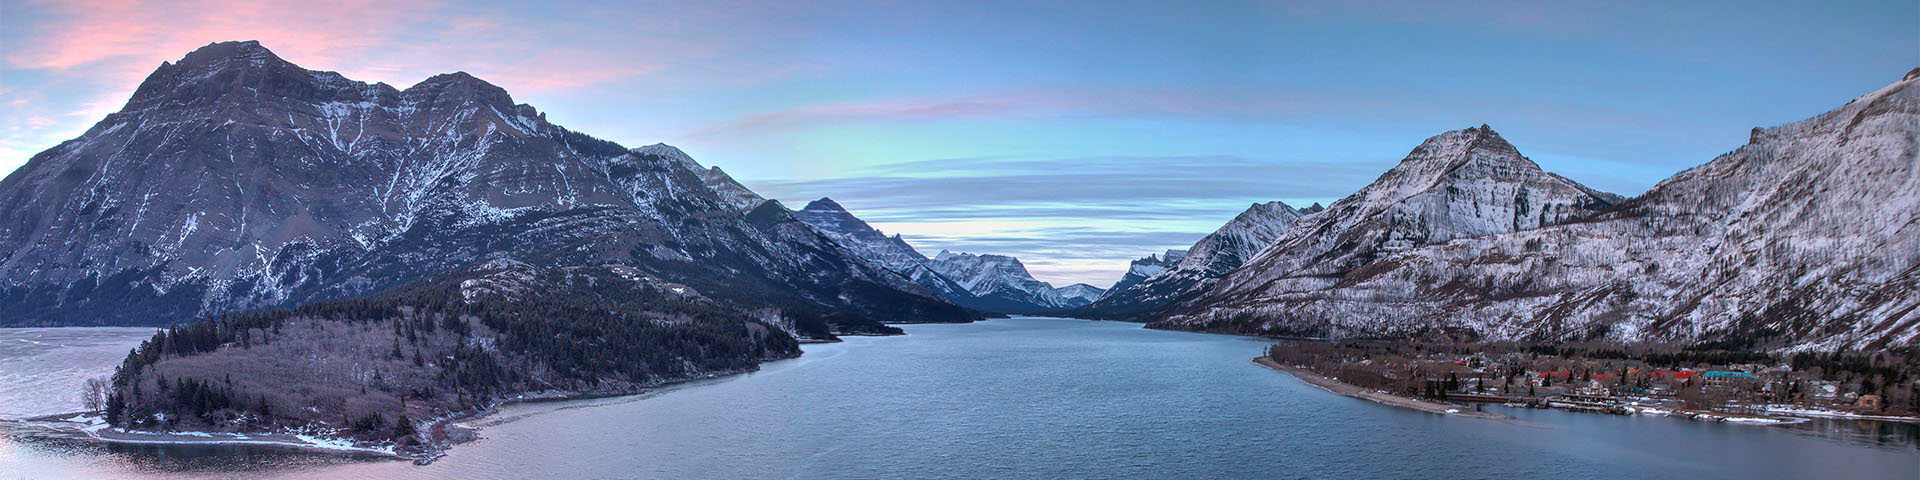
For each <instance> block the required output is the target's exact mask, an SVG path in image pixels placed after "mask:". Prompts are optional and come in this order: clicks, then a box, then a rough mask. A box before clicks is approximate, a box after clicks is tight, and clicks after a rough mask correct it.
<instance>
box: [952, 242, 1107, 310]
mask: <svg viewBox="0 0 1920 480" xmlns="http://www.w3.org/2000/svg"><path fill="white" fill-rule="evenodd" d="M927 266H928V267H931V268H932V269H933V270H934V271H936V272H939V273H940V274H941V275H943V276H946V277H947V278H950V279H953V281H954V282H956V283H959V284H960V286H961V287H964V288H966V289H967V291H968V292H971V293H972V294H973V296H974V297H975V298H976V299H977V300H974V305H979V307H978V308H979V309H981V310H985V311H989V312H998V313H1011V314H1031V313H1039V312H1045V311H1052V310H1060V309H1065V308H1071V307H1070V305H1072V302H1070V301H1068V300H1067V299H1066V298H1065V297H1062V296H1061V295H1060V293H1059V292H1057V291H1055V290H1054V288H1053V285H1050V284H1047V282H1042V281H1039V280H1035V279H1034V278H1033V274H1030V273H1027V266H1026V265H1024V264H1021V263H1020V259H1018V258H1013V257H1009V256H1005V255H976V254H972V253H954V252H949V251H946V250H941V251H940V254H938V255H934V257H933V260H932V261H931V262H929V263H928V264H927ZM970 306H971V305H970Z"/></svg>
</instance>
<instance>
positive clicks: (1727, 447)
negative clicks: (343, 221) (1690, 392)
mask: <svg viewBox="0 0 1920 480" xmlns="http://www.w3.org/2000/svg"><path fill="white" fill-rule="evenodd" d="M904 328H906V330H907V332H908V333H909V334H908V335H907V336H901V337H851V338H848V339H847V341H846V342H843V343H833V344H818V345H807V346H806V347H805V349H806V354H805V355H804V356H802V357H801V358H798V359H793V360H785V361H779V362H773V363H769V364H767V365H765V366H764V368H762V369H761V370H760V371H758V372H754V373H750V374H745V375H738V376H733V377H725V378H719V379H714V380H707V381H701V382H694V383H690V384H684V385H680V386H676V387H672V388H667V389H662V390H661V391H657V392H654V393H650V394H645V395H637V396H629V397H618V398H606V399H593V400H572V401H557V402H542V403H528V404H517V405H510V406H507V407H504V408H502V409H501V412H500V413H498V414H496V415H494V416H490V417H487V418H484V419H481V420H479V421H476V422H474V425H476V426H478V427H480V428H481V430H480V434H481V437H482V438H481V439H480V440H477V441H474V442H472V443H466V444H461V445H458V446H456V447H454V448H453V449H452V450H451V451H450V452H449V454H448V456H447V457H445V458H442V459H440V460H439V461H438V462H435V463H433V464H432V465H427V466H415V465H413V464H411V463H408V462H403V461H394V460H386V459H377V458H367V457H350V456H340V455H328V454H319V453H306V452H300V451H290V450H283V449H275V448H271V447H238V446H124V445H114V446H108V445H99V444H95V443H92V442H86V441H81V440H73V439H65V438H57V437H50V436H47V435H42V434H38V433H35V432H34V431H32V430H30V429H26V428H24V427H20V426H18V425H10V426H0V472H4V473H0V477H6V478H13V477H15V476H23V477H27V478H107V477H115V478H117V477H155V478H168V477H202V476H213V477H239V478H259V477H298V478H382V479H384V478H727V479H740V478H1596V479H1599V478H1677V477H1688V478H1728V479H1735V478H1737V479H1753V478H1916V474H1920V447H1916V438H1920V433H1916V430H1917V429H1916V426H1914V425H1908V424H1892V423H1883V422H1855V421H1846V422H1841V421H1814V422H1808V423H1805V424H1799V425H1793V426H1746V425H1726V424H1714V423H1702V422H1692V421H1686V420H1679V419H1672V418H1664V417H1640V416H1634V417H1620V416H1611V415H1596V414H1579V413H1568V412H1561V411H1555V410H1527V409H1508V408H1504V407H1490V408H1493V409H1495V410H1497V411H1498V412H1500V413H1505V414H1508V415H1513V416H1515V417H1516V420H1514V421H1492V420H1481V419H1472V418H1461V417H1449V416H1442V415H1433V414H1427V413H1421V412H1414V411H1408V410H1401V409H1396V408H1392V407H1386V406H1382V405H1377V404H1373V403H1370V402H1366V401H1362V400H1357V399H1352V398H1347V397H1342V396H1338V395H1334V394H1331V393H1328V392H1326V391H1325V390H1321V389H1319V388H1317V387H1314V386H1312V385H1308V384H1306V383H1303V382H1301V381H1299V380H1297V379H1294V378H1293V377H1291V376H1288V375H1286V374H1283V373H1280V372H1277V371H1273V370H1269V369H1266V368H1263V367H1260V366H1258V365H1255V364H1253V363H1251V362H1250V361H1249V360H1250V359H1251V358H1253V357H1254V356H1256V355H1259V354H1260V353H1261V351H1262V349H1263V348H1264V347H1265V345H1266V344H1267V342H1266V341H1264V340H1261V339H1257V338H1248V337H1235V336H1225V335H1208V334H1196V333H1181V332H1165V331H1154V330H1145V329H1142V328H1140V327H1139V325H1137V324H1127V323H1114V322H1093V321H1081V320H1066V319H1049V318H1028V317H1023V318H1014V319H1005V320H993V321H988V322H981V323H975V324H965V325H907V326H905V327H904ZM72 330H73V331H75V332H81V331H85V330H93V329H72ZM15 333H16V332H4V334H5V335H14V334H15ZM4 338H7V337H0V341H5V342H9V343H21V344H22V345H27V344H26V343H25V342H13V341H12V340H4ZM135 341H137V339H136V340H135ZM43 343H44V342H43ZM124 347H125V346H124V345H114V346H113V348H115V349H117V350H119V351H120V352H124V351H125V348H124ZM101 348H105V347H101ZM5 355H7V353H6V351H5V348H4V347H0V359H11V358H15V357H9V356H5ZM116 361H117V358H116V359H114V360H110V361H109V362H108V363H109V365H110V364H111V363H112V362H116ZM16 365H17V364H16V363H12V362H9V363H7V364H6V365H5V367H4V368H5V369H6V371H4V372H0V379H13V378H25V377H28V376H31V375H33V374H31V373H30V372H24V371H15V370H16V368H17V367H16ZM74 384H75V385H78V383H77V381H76V382H74ZM74 388H77V387H74ZM8 389H9V392H7V393H6V396H4V397H0V399H13V398H16V396H17V394H19V392H14V391H12V390H14V388H13V386H12V385H11V384H9V386H8ZM53 393H56V394H60V395H69V396H73V394H71V393H62V392H53ZM41 409H44V406H43V407H42V408H41ZM13 410H14V409H6V408H0V411H9V412H10V411H13Z"/></svg>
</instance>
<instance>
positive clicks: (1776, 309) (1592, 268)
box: [1157, 69, 1920, 350]
mask: <svg viewBox="0 0 1920 480" xmlns="http://www.w3.org/2000/svg"><path fill="white" fill-rule="evenodd" d="M1916 84H1920V69H1916V70H1915V71H1914V72H1912V73H1909V74H1908V75H1907V76H1906V77H1905V78H1904V79H1902V80H1901V81H1899V82H1896V83H1894V84H1892V85H1889V86H1887V87H1886V88H1882V89H1880V90H1877V91H1874V92H1872V93H1869V94H1867V95H1865V96H1862V97H1860V98H1858V99H1855V100H1854V101H1852V102H1849V103H1848V104H1847V105H1845V106H1842V107H1840V108H1839V109H1836V110H1834V111H1832V112H1828V113H1826V114H1823V115H1820V116H1817V117H1814V118H1812V119H1809V120H1805V121H1802V122H1798V123H1793V124H1789V125H1785V126H1780V127H1775V128H1768V129H1758V128H1756V129H1754V132H1753V136H1752V140H1751V141H1750V142H1749V143H1748V144H1747V145H1745V146H1743V147H1741V148H1740V149H1738V150H1735V151H1733V152H1731V153H1728V154H1726V155H1723V156H1721V157H1719V158H1716V159H1714V160H1713V161H1711V162H1708V163H1707V164H1705V165H1702V166H1700V167H1697V168H1694V169H1691V170H1688V171H1685V172H1682V173H1680V174H1678V175H1675V176H1674V177H1673V178H1670V179H1667V180H1666V181H1663V182H1661V183H1660V184H1659V185H1657V186H1655V187H1654V188H1653V189H1651V190H1649V191H1648V192H1647V193H1646V194H1644V195H1642V196H1640V197H1638V198H1635V199H1633V200H1631V201H1629V202H1626V203H1625V204H1623V205H1620V206H1619V207H1617V208H1614V209H1612V210H1609V211H1607V212H1605V213H1603V214H1600V215H1596V216H1593V217H1591V218H1586V219H1577V220H1576V219H1573V218H1572V216H1568V215H1557V213H1559V212H1566V213H1573V212H1575V211H1577V210H1578V209H1581V208H1582V205H1581V204H1580V203H1579V202H1577V201H1573V199H1574V198H1578V197H1563V198H1562V200H1561V201H1560V202H1558V203H1556V202H1555V201H1554V200H1553V198H1552V197H1549V198H1547V199H1546V200H1547V201H1545V202H1541V201H1535V200H1533V199H1535V198H1539V197H1538V195H1537V194H1533V193H1531V192H1534V191H1535V190H1534V189H1532V188H1529V189H1528V192H1530V193H1529V197H1528V198H1529V199H1530V201H1529V202H1528V203H1527V205H1529V209H1528V210H1529V211H1534V212H1540V213H1543V214H1549V215H1550V216H1551V217H1557V220H1559V221H1566V220H1573V221H1571V222H1569V223H1565V224H1561V225H1552V224H1553V223H1556V222H1555V221H1556V218H1541V217H1539V216H1537V215H1526V216H1524V217H1523V216H1521V215H1519V214H1518V213H1519V211H1518V210H1515V211H1514V213H1515V214H1514V215H1511V216H1509V215H1506V214H1505V211H1504V210H1496V211H1495V212H1494V215H1486V214H1485V212H1486V210H1484V209H1482V210H1480V212H1482V213H1481V214H1480V215H1472V216H1468V218H1467V220H1470V221H1469V222H1465V223H1460V224H1454V225H1450V226H1447V227H1445V228H1441V229H1433V228H1428V229H1422V230H1421V231H1424V232H1428V234H1427V235H1409V234H1407V233H1418V232H1401V231H1400V230H1397V229H1393V228H1373V229H1371V230H1372V231H1385V232H1389V234H1388V235H1386V236H1385V238H1384V239H1382V240H1384V241H1378V242H1370V241H1369V240H1370V239H1373V238H1375V237H1371V236H1365V237H1356V236H1353V235H1350V234H1347V232H1351V231H1353V230H1354V228H1355V227H1356V226H1361V225H1363V224H1364V220H1356V219H1350V218H1347V217H1348V216H1351V215H1353V214H1354V213H1356V212H1365V211H1369V210H1371V211H1380V212H1386V211H1394V210H1395V209H1393V208H1379V205H1380V204H1381V202H1380V200H1384V199H1392V198H1402V199H1405V198H1415V197H1417V196H1418V194H1408V192H1411V191H1413V189H1411V188H1409V187H1407V185H1409V184H1412V185H1418V184H1422V183H1425V182H1422V181H1418V180H1417V178H1419V177H1421V176H1422V175H1416V174H1419V173H1423V172H1428V171H1432V169H1429V168H1416V169H1415V170H1414V171H1409V172H1397V170H1400V169H1399V168H1396V172H1390V173H1389V174H1388V175H1387V176H1383V177H1382V181H1383V182H1384V181H1388V180H1396V181H1394V182H1392V184H1391V185H1383V186H1380V187H1381V188H1376V187H1375V186H1370V187H1368V189H1367V190H1363V191H1362V192H1361V193H1359V194H1356V195H1355V196H1354V197H1350V198H1349V199H1347V200H1343V201H1341V202H1340V203H1336V204H1335V205H1334V206H1332V207H1330V208H1329V209H1328V211H1327V212H1326V213H1324V214H1322V215H1327V216H1325V217H1321V218H1318V220H1319V221H1314V222H1310V223H1311V224H1310V225H1309V224H1308V223H1307V222H1303V224H1302V225H1299V226H1296V228H1295V233H1301V234H1302V235H1301V236H1299V237H1295V236H1294V235H1292V234H1290V235H1289V238H1290V241H1288V242H1286V243H1284V244H1276V245H1275V246H1274V247H1273V248H1270V249H1268V250H1267V251H1265V252H1263V253H1262V254H1261V256H1260V258H1258V259H1257V260H1256V261H1255V262H1254V263H1250V264H1248V265H1247V266H1246V267H1244V268H1242V269H1241V270H1240V271H1236V272H1235V273H1234V274H1233V275H1230V276H1229V277H1228V279H1227V280H1225V281H1223V282H1221V283H1220V284H1219V285H1217V286H1216V287H1215V288H1214V289H1213V290H1211V291H1209V292H1207V294H1206V295H1204V296H1203V297H1201V298H1199V299H1196V300H1195V301H1192V302H1188V303H1186V304H1184V305H1182V306H1181V307H1180V309H1179V310H1178V311H1177V313H1176V314H1175V315H1172V316H1170V317H1169V318H1167V319H1165V320H1163V321H1160V322H1157V325H1160V326H1165V327H1170V328H1188V329H1203V330H1212V331H1235V332H1260V333H1288V334H1305V335H1335V336H1354V335H1407V334H1416V333H1429V332H1435V331H1440V330H1446V331H1450V332H1453V333H1455V334H1471V335H1477V336H1482V337H1487V338H1515V339H1604V340H1611V341H1618V342H1634V341H1674V342H1683V343H1685V342H1703V341H1713V342H1719V343H1718V344H1720V345H1722V346H1732V347H1736V348H1794V349H1818V350H1834V349H1858V348H1883V347H1885V346H1888V345H1912V344H1914V343H1915V342H1916V336H1920V308H1917V307H1920V148H1917V147H1916V143H1920V86H1916ZM1467 133H1468V135H1461V134H1460V132H1453V133H1449V134H1448V135H1443V136H1442V137H1436V139H1435V141H1430V142H1428V144H1427V145H1423V146H1422V148H1421V149H1420V150H1416V151H1415V155H1416V156H1419V155H1420V154H1421V153H1422V151H1442V150H1458V149H1459V148H1458V147H1459V146H1461V145H1462V142H1461V141H1462V140H1469V139H1470V138H1471V137H1472V135H1471V132H1467ZM1405 166H1406V165H1404V164H1403V167H1405ZM1408 178H1415V179H1416V180H1415V181H1411V182H1408V181H1404V179H1408ZM1376 185H1378V184H1376ZM1483 193H1484V192H1483ZM1594 198H1603V197H1598V196H1594ZM1423 203H1424V205H1423V206H1421V207H1419V208H1415V209H1413V212H1412V213H1416V214H1417V213H1420V212H1432V211H1434V208H1435V207H1438V206H1439V205H1442V203H1441V202H1431V201H1429V202H1423ZM1444 204H1445V205H1447V206H1448V211H1450V212H1454V213H1461V209H1460V208H1459V207H1455V206H1454V205H1457V204H1456V203H1454V202H1451V201H1449V202H1444ZM1515 207H1518V205H1517V204H1516V205H1515ZM1401 211H1404V209H1401ZM1316 217H1320V216H1319V215H1316ZM1390 218H1394V219H1401V218H1408V217H1407V216H1405V215H1402V214H1398V213H1396V214H1395V215H1393V216H1391V217H1390ZM1416 218H1417V217H1416ZM1509 218H1512V219H1514V221H1515V222H1516V223H1515V227H1516V228H1515V229H1516V230H1521V231H1518V232H1512V233H1500V232H1489V230H1498V229H1499V227H1500V226H1501V225H1504V224H1506V221H1507V219H1509ZM1534 218H1539V220H1538V221H1537V222H1536V221H1533V220H1531V219H1534ZM1522 219H1527V222H1528V223H1527V224H1526V225H1524V226H1537V225H1550V226H1546V227H1545V228H1538V229H1531V230H1526V229H1520V228H1517V227H1520V226H1523V225H1520V224H1519V223H1518V222H1519V221H1520V220H1522ZM1397 224H1399V222H1390V225H1397ZM1308 231H1311V233H1308ZM1434 233H1440V234H1444V235H1439V236H1436V235H1433V234H1434ZM1486 233H1495V234H1494V235H1485V234H1486ZM1474 234H1481V235H1474ZM1323 236H1330V237H1331V238H1316V237H1323ZM1441 237H1447V238H1452V239H1453V240H1452V241H1449V242H1445V243H1439V242H1437V241H1435V240H1438V239H1439V238H1441ZM1407 240H1416V241H1407ZM1417 240H1425V241H1417ZM1349 241H1358V242H1359V244H1360V245H1362V246H1367V245H1377V246H1378V247H1384V248H1377V249H1375V250H1376V253H1368V252H1366V251H1364V250H1359V249H1354V248H1341V246H1342V245H1347V244H1348V243H1349ZM1422 244H1424V245H1425V246H1421V245H1422ZM1368 257H1373V258H1368ZM1368 260H1371V261H1368Z"/></svg>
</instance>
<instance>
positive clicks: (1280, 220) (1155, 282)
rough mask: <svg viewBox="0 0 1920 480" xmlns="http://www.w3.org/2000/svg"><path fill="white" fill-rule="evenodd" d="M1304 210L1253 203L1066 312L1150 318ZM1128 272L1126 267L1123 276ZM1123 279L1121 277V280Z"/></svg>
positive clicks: (1249, 253) (1262, 244)
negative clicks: (1158, 266) (1163, 261)
mask: <svg viewBox="0 0 1920 480" xmlns="http://www.w3.org/2000/svg"><path fill="white" fill-rule="evenodd" d="M1316 205H1317V204H1316ZM1306 215H1307V212H1305V211H1301V210H1295V209H1294V208H1293V207H1289V206H1287V204H1285V203H1281V202H1267V203H1256V204H1253V205H1252V206H1250V207H1247V209H1246V211H1243V212H1240V214H1239V215H1236V216H1234V217H1233V220H1229V221H1227V223H1226V224H1225V225H1221V226H1220V228H1219V229H1217V230H1214V232H1213V233H1210V234H1208V235H1207V236H1206V237H1202V238H1201V239H1200V241H1198V242H1194V244H1193V247H1191V248H1188V249H1187V250H1186V251H1185V252H1183V253H1182V255H1181V256H1180V257H1179V258H1178V261H1177V262H1176V263H1174V264H1173V265H1171V266H1170V267H1168V268H1165V269H1163V270H1162V271H1159V272H1156V273H1154V274H1152V275H1149V276H1148V278H1144V279H1141V280H1138V281H1136V282H1134V283H1133V284H1129V285H1126V286H1124V287H1123V286H1121V285H1120V284H1115V285H1114V288H1113V289H1112V290H1111V291H1109V292H1108V293H1107V295H1105V296H1103V297H1101V298H1100V300H1098V301H1095V302H1094V303H1093V304H1090V305H1087V306H1086V307H1084V308H1081V309H1079V310H1075V311H1074V312H1072V313H1071V314H1072V315H1076V316H1085V317H1092V318H1106V319H1120V320H1134V321H1146V320H1150V319H1153V318H1155V316H1156V315H1158V314H1159V313H1161V312H1162V311H1163V310H1164V309H1165V308H1166V307H1167V306H1169V305H1172V304H1173V303H1174V302H1177V301H1179V300H1181V299H1184V298H1187V297H1190V296H1192V295H1194V294H1195V293H1197V292H1199V291H1202V290H1205V289H1206V288H1207V287H1209V286H1212V285H1213V282H1214V281H1216V280H1217V279H1219V278H1220V277H1221V276H1222V275H1226V274H1227V272H1231V271H1233V269H1235V268H1239V267H1240V265H1241V264H1243V263H1246V261H1247V259H1250V258H1252V257H1253V255H1254V254H1256V253H1259V252H1260V250H1261V249H1264V248H1266V247H1267V245H1268V244H1270V243H1272V242H1273V241H1274V239H1277V238H1280V235H1281V234H1284V233H1286V231H1287V230H1288V229H1290V228H1292V227H1293V225H1294V223H1295V222H1298V221H1299V220H1300V218H1301V217H1303V216H1306ZM1172 253H1173V251H1168V256H1167V258H1169V259H1172V258H1173V257H1174V256H1173V255H1172ZM1133 274H1134V272H1133V271H1129V272H1128V275H1129V276H1131V275H1133ZM1127 278H1129V277H1122V278H1121V282H1122V283H1124V282H1126V281H1127Z"/></svg>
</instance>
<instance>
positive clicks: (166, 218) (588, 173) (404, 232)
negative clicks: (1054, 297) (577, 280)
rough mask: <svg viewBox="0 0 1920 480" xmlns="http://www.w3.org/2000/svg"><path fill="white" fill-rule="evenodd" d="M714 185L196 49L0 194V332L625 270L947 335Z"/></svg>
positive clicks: (576, 140)
mask: <svg viewBox="0 0 1920 480" xmlns="http://www.w3.org/2000/svg"><path fill="white" fill-rule="evenodd" d="M720 179H724V174H723V173H719V172H718V171H717V170H714V169H704V168H700V167H699V165H698V164H697V163H694V162H693V161H692V160H691V159H690V158H687V157H686V155H685V154H684V153H680V152H679V151H678V150H677V149H672V148H671V147H666V146H664V145H657V146H653V147H646V148H642V149H636V150H631V151H630V150H628V149H626V148H624V147H621V146H620V145H618V144H615V143H612V142H607V141H604V140H599V139H595V138H592V137H589V136H587V135H583V134H580V133H576V132H573V131H570V130H567V129H565V128H562V127H559V126H556V125H553V124H551V123H548V122H547V121H546V119H545V116H544V115H543V114H541V113H539V112H538V111H536V110H535V109H534V108H533V107H530V106H527V105H524V104H515V103H513V100H512V97H511V96H509V95H508V94H507V92H506V91H504V90H502V89H500V88H499V87H495V86H493V85H491V84H488V83H486V82H484V81H481V80H480V79H477V78H474V77H472V76H470V75H467V74H464V73H454V74H446V75H439V76H435V77H433V78H430V79H427V80H426V81H423V82H421V83H419V84H417V85H414V86H412V87H409V88H407V89H404V90H400V89H395V88H393V87H391V86H388V85H385V84H367V83H361V82H356V81H352V80H349V79H346V78H344V77H342V76H340V75H339V74H336V73H333V72H321V71H310V70H306V69H302V68H300V67H298V66H295V65H293V64H291V63H288V62H286V61H283V60H281V59H279V58H278V57H276V56H274V55H273V53H272V52H270V51H268V50H267V49H265V48H263V47H261V46H260V45H259V44H257V43H253V42H231V43H219V44H212V45H208V46H207V47H204V48H201V49H199V50H196V51H195V52H193V53H191V54H189V55H187V56H186V57H185V58H183V59H181V60H180V61H179V62H178V63H168V64H162V65H161V66H160V67H159V68H158V69H157V70H155V71H154V73H153V74H152V75H151V76H149V77H148V78H147V79H146V81H144V82H143V83H142V84H141V86H140V87H139V89H138V90H137V91H136V92H135V94H134V96H133V98H132V99H131V100H129V101H128V102H127V105H126V106H125V107H124V108H123V109H122V110H121V111H119V112H117V113H114V114H112V115H109V116H107V118H106V119H104V120H102V121H100V122H99V123H98V124H96V125H95V126H94V127H93V128H92V129H91V130H89V131H87V132H86V133H85V134H83V135H82V136H81V137H79V138H76V139H73V140H70V141H67V142H65V143H62V144H61V145H59V146H57V147H54V148H52V149H49V150H47V151H45V152H42V153H40V154H38V155H35V156H34V157H33V158H32V159H31V160H30V161H29V162H28V163H27V165H25V166H24V167H22V168H21V169H19V170H17V171H16V172H14V173H13V174H11V175H9V176H8V177H7V178H6V179H5V180H4V181H0V277H4V280H0V311H4V312H6V313H5V314H4V315H3V316H0V324H3V325H7V326H20V325H101V324H111V325H157V324H168V323H174V322H180V321H185V320H188V319H191V318H192V317H194V316H196V315H203V314H210V313H217V312H228V311H238V310H248V309H259V308H267V307H284V306H290V305H296V304H301V303H305V302H310V301H315V300H321V299H329V298H340V297H349V296H358V295H364V294H368V293H372V292H377V291H381V290H383V289H387V288H390V287H393V286H396V285H400V284H403V283H407V282H410V281H414V280H418V279H421V278H424V277H426V276H428V275H432V274H435V273H438V272H444V271H449V270H452V269H455V268H458V267H461V266H464V265H470V264H474V263H476V262H480V261H483V260H486V259H490V258H514V259H518V260H521V261H526V262H530V263H534V264H540V265H599V264H621V265H628V266H632V267H635V268H639V269H641V270H643V271H645V272H648V273H649V274H652V275H656V276H659V277H662V278H667V279H670V280H672V281H675V282H680V283H684V284H688V285H692V286H694V287H697V288H700V289H701V290H703V291H705V292H707V293H708V294H710V295H711V296H714V297H716V298H720V299H724V300H726V301H734V302H741V303H742V304H743V305H749V306H751V305H766V304H776V305H781V306H807V307H817V308H823V309H834V310H845V311H851V312H854V313H856V314H857V315H859V316H862V317H868V318H872V319H879V320H889V321H893V320H940V321H959V320H965V319H966V318H968V314H966V313H965V312H963V311H961V309H959V308H956V307H954V306H952V305H950V304H947V303H945V302H942V301H940V300H938V299H937V298H934V296H933V293H932V292H930V291H928V290H926V289H924V288H922V287H919V286H917V285H914V284H913V283H912V282H910V281H908V280H907V279H905V278H903V277H901V276H899V275H897V274H894V273H893V272H890V271H888V270H886V269H884V268H880V267H878V266H874V265H872V264H870V263H868V262H866V261H864V260H862V259H860V258H858V257H857V256H855V255H853V254H851V253H850V252H847V251H846V250H845V249H843V248H840V247H839V246H838V245H837V244H835V243H833V242H832V241H831V240H830V239H827V238H825V237H823V236H820V235H819V234H818V233H816V232H814V231H813V230H811V229H809V228H806V227H805V226H804V225H802V224H800V222H799V221H798V220H796V219H794V218H793V217H792V216H791V215H790V214H789V213H788V212H786V210H785V209H784V208H777V207H778V206H777V204H775V205H773V207H775V208H772V209H764V210H765V211H762V210H763V209H761V208H758V207H761V206H763V205H754V206H746V205H745V203H746V200H747V199H746V197H745V195H751V192H750V191H747V192H745V195H742V194H741V192H740V191H731V190H730V189H729V188H725V184H726V183H731V179H724V180H725V181H724V182H721V181H719V180H720ZM710 185H720V187H715V186H710ZM733 185H735V186H737V183H735V184H733ZM739 190H744V188H743V187H742V188H740V189H739ZM753 197H754V198H757V196H753Z"/></svg>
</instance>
